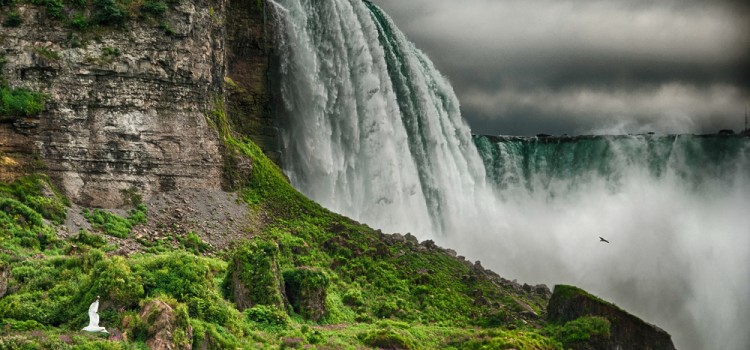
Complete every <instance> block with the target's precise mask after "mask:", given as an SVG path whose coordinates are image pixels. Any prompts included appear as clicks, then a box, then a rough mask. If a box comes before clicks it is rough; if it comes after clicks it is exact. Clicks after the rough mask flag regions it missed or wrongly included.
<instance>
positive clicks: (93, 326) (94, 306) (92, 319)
mask: <svg viewBox="0 0 750 350" xmlns="http://www.w3.org/2000/svg"><path fill="white" fill-rule="evenodd" d="M97 311H99V296H98V295H97V296H96V301H94V302H93V303H91V306H89V325H88V326H86V327H84V328H83V329H82V331H86V332H92V333H109V332H107V330H106V329H105V328H104V327H99V314H98V313H97Z"/></svg>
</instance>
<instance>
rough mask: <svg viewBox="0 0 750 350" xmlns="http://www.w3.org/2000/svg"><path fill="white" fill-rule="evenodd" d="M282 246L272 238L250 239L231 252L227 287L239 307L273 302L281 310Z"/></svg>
mask: <svg viewBox="0 0 750 350" xmlns="http://www.w3.org/2000/svg"><path fill="white" fill-rule="evenodd" d="M278 261H279V246H278V244H276V242H273V241H261V240H254V241H247V242H244V243H241V244H239V245H238V246H236V247H235V248H234V250H233V252H232V256H231V260H230V262H229V269H228V270H227V278H226V279H225V281H226V282H225V285H224V289H225V292H226V294H228V296H229V298H230V300H232V301H233V302H234V304H235V305H236V306H237V309H239V310H240V311H243V310H245V309H249V308H251V307H253V306H255V305H271V306H275V307H277V308H279V309H281V310H283V309H284V305H285V304H286V302H285V300H284V283H283V280H282V279H281V273H280V269H279V262H278Z"/></svg>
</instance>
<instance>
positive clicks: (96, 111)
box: [0, 0, 266, 207]
mask: <svg viewBox="0 0 750 350" xmlns="http://www.w3.org/2000/svg"><path fill="white" fill-rule="evenodd" d="M239 3H243V2H242V1H239ZM253 5H255V2H253ZM238 6H242V5H241V4H240V5H235V7H238ZM226 7H227V3H226V2H225V1H221V0H217V1H213V0H208V1H189V2H188V1H183V2H181V3H180V5H177V6H175V7H174V8H170V9H169V10H168V11H167V13H166V14H165V15H164V17H163V18H162V19H160V21H156V20H153V19H151V20H143V21H130V22H128V24H127V25H126V28H127V29H117V28H107V29H106V30H93V31H84V32H78V31H74V30H72V29H70V28H68V27H65V26H64V25H63V24H62V23H55V22H54V21H52V20H50V19H47V18H46V17H45V16H44V15H43V13H41V12H40V11H42V10H39V9H38V8H36V7H33V6H21V7H20V8H19V12H20V14H21V16H22V18H23V24H22V25H21V26H20V27H17V28H3V31H2V34H0V42H2V45H0V56H4V57H5V59H6V61H7V63H6V64H5V65H4V68H3V71H2V73H3V76H4V77H5V79H6V80H7V82H8V84H9V85H10V86H11V87H14V88H18V87H24V88H28V89H30V90H34V91H38V92H42V93H44V94H46V95H47V96H48V100H47V108H46V110H45V111H44V112H42V113H41V114H40V115H38V116H36V117H25V118H16V119H15V120H11V121H7V122H5V123H2V124H0V152H2V154H1V155H2V156H3V157H2V160H3V167H2V171H0V177H2V180H8V179H11V178H13V177H15V176H18V175H19V174H21V173H24V172H28V171H29V170H34V171H40V170H41V171H42V172H44V173H46V174H48V175H49V176H50V178H51V179H52V180H53V181H54V182H55V183H56V184H57V185H58V187H59V188H61V189H62V190H63V191H64V192H65V194H66V195H67V196H68V197H69V198H70V199H71V200H73V201H74V202H76V203H78V204H81V205H84V206H96V207H117V206H119V205H121V204H123V202H124V193H125V192H130V193H132V192H134V191H135V192H137V193H139V194H140V195H142V196H143V197H144V199H148V198H149V197H150V196H152V195H153V194H156V193H162V192H169V191H172V190H176V189H221V188H222V178H223V174H224V171H223V167H224V165H225V159H224V158H225V157H224V153H225V152H223V150H222V144H221V141H220V140H219V137H218V134H217V132H216V130H215V129H214V128H212V127H211V122H210V121H209V120H208V118H207V115H209V114H210V113H209V111H211V110H213V109H215V108H218V107H217V106H220V105H221V102H223V100H224V80H225V75H226V72H227V65H226V64H225V62H226V57H227V56H228V55H232V53H231V52H228V51H227V50H225V46H226V44H225V43H226V36H225V33H226V27H225V25H226V20H225V18H224V14H225V8H226ZM247 11H255V12H258V11H262V8H261V9H255V7H254V6H253V7H251V6H250V5H248V9H247ZM261 23H262V22H261ZM260 27H261V28H262V27H263V26H262V24H261V25H260ZM251 29H255V28H251ZM252 34H253V35H261V36H262V35H263V34H262V33H261V34H258V33H256V32H252ZM246 35H249V34H246ZM235 37H239V36H238V35H237V36H235ZM243 59H244V60H246V61H252V62H256V64H255V65H254V66H253V67H251V68H248V70H251V71H259V72H260V73H256V75H257V74H260V75H262V74H263V73H262V72H264V66H265V65H266V55H265V54H263V53H262V51H253V52H250V53H249V55H245V56H243ZM248 74H249V73H248ZM254 88H256V89H263V88H264V87H263V86H256V87H254ZM252 91H254V90H252ZM252 91H251V92H252ZM255 94H256V95H262V94H263V93H262V92H257V93H255ZM259 103H262V102H259Z"/></svg>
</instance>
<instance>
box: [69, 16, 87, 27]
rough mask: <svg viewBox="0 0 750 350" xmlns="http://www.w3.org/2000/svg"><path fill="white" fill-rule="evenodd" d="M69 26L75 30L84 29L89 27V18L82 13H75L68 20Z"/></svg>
mask: <svg viewBox="0 0 750 350" xmlns="http://www.w3.org/2000/svg"><path fill="white" fill-rule="evenodd" d="M70 26H71V27H72V28H73V29H77V30H86V28H88V27H89V19H88V18H87V17H86V15H84V14H83V13H76V15H75V16H73V19H71V20H70Z"/></svg>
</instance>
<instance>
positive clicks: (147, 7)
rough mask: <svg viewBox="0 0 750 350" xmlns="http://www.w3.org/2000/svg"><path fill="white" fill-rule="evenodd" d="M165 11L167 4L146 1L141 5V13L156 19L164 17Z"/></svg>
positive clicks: (157, 1) (153, 0) (155, 0)
mask: <svg viewBox="0 0 750 350" xmlns="http://www.w3.org/2000/svg"><path fill="white" fill-rule="evenodd" d="M167 9H168V8H167V4H165V3H164V2H163V1H160V0H147V1H146V2H145V3H144V4H143V5H141V12H143V13H145V14H149V15H154V16H157V17H159V16H162V15H164V13H166V12H167Z"/></svg>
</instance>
